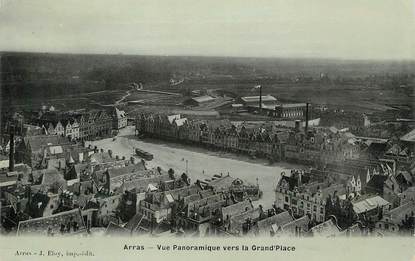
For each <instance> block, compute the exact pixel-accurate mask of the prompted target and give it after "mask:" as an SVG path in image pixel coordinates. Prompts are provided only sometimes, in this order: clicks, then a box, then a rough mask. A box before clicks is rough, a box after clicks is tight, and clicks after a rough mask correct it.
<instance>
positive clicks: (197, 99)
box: [192, 95, 214, 103]
mask: <svg viewBox="0 0 415 261" xmlns="http://www.w3.org/2000/svg"><path fill="white" fill-rule="evenodd" d="M192 100H194V101H195V102H198V103H202V102H208V101H213V100H214V98H213V97H212V96H209V95H204V96H199V97H193V98H192Z"/></svg>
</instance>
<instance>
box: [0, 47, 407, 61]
mask: <svg viewBox="0 0 415 261" xmlns="http://www.w3.org/2000/svg"><path fill="white" fill-rule="evenodd" d="M5 53H21V54H24V53H27V54H52V55H106V56H117V55H118V56H121V55H124V56H156V57H157V56H158V57H195V58H198V57H200V58H231V59H235V58H242V59H288V60H332V61H346V62H415V58H344V57H312V56H311V57H310V56H302V57H301V56H276V55H271V56H234V55H203V54H161V53H159V54H137V53H124V52H118V53H107V52H61V51H27V50H12V51H10V50H8V51H3V50H0V54H5Z"/></svg>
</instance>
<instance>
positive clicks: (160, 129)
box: [135, 114, 286, 159]
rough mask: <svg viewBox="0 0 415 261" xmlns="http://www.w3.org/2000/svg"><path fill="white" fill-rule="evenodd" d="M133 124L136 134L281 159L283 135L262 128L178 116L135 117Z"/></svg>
mask: <svg viewBox="0 0 415 261" xmlns="http://www.w3.org/2000/svg"><path fill="white" fill-rule="evenodd" d="M135 125H136V133H137V134H140V135H141V134H144V135H147V136H151V137H156V138H161V139H170V140H175V141H181V142H187V143H192V144H198V145H202V146H206V147H211V148H216V149H223V150H228V151H232V152H240V153H247V154H250V155H256V156H261V157H265V158H272V159H281V156H282V142H281V141H280V137H282V136H286V135H285V134H286V133H282V132H272V131H267V130H265V129H263V128H256V129H248V128H246V127H245V126H243V125H242V126H240V127H236V126H235V125H233V124H231V123H230V122H229V121H199V120H188V119H186V118H181V117H180V115H171V116H167V115H161V114H142V115H140V116H138V117H137V118H136V123H135Z"/></svg>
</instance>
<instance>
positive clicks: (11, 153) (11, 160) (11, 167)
mask: <svg viewBox="0 0 415 261" xmlns="http://www.w3.org/2000/svg"><path fill="white" fill-rule="evenodd" d="M9 150H10V151H9V171H14V127H10V146H9Z"/></svg>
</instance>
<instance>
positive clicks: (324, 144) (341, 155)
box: [284, 131, 360, 165]
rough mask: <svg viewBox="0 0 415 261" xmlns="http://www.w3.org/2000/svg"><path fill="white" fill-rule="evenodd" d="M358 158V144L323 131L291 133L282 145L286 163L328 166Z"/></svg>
mask: <svg viewBox="0 0 415 261" xmlns="http://www.w3.org/2000/svg"><path fill="white" fill-rule="evenodd" d="M359 157H360V147H359V145H358V144H355V143H352V142H350V139H348V138H347V137H345V136H341V135H338V134H336V135H333V134H327V133H324V132H323V131H316V132H309V133H307V135H306V134H304V133H301V132H291V133H290V135H289V137H288V139H287V142H286V144H285V145H284V158H285V159H286V160H287V161H292V162H299V163H306V164H319V165H320V164H323V165H325V164H329V163H332V162H343V161H345V160H350V159H358V158H359Z"/></svg>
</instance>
